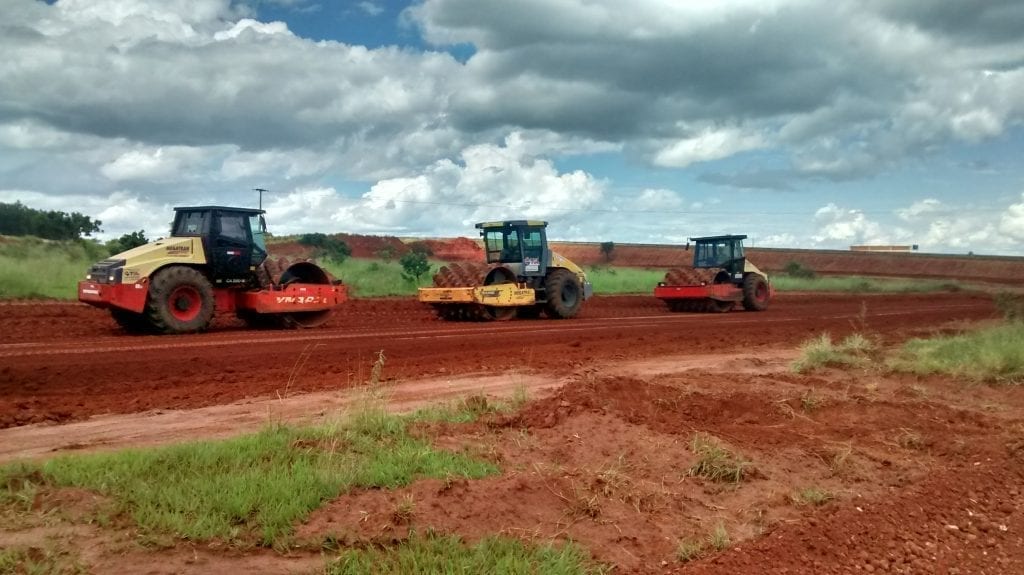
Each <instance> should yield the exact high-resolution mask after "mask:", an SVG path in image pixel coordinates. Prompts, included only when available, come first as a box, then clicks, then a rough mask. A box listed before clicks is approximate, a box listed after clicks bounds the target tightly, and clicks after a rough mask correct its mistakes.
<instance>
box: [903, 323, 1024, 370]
mask: <svg viewBox="0 0 1024 575" xmlns="http://www.w3.org/2000/svg"><path fill="white" fill-rule="evenodd" d="M888 366H889V367H890V368H891V369H894V370H896V371H904V372H909V373H916V374H922V375H926V374H947V375H952V376H955V377H961V378H964V379H968V380H970V381H976V382H986V383H1004V384H1016V385H1020V384H1022V383H1024V322H1020V321H1016V322H1010V323H1007V324H1004V325H998V326H993V327H988V328H983V329H979V330H977V331H973V332H968V333H961V334H956V335H943V336H936V337H931V338H917V339H912V340H910V341H908V342H906V343H905V344H904V345H903V347H902V348H901V349H900V351H899V353H898V354H897V355H896V357H894V358H892V359H891V360H890V361H889V363H888Z"/></svg>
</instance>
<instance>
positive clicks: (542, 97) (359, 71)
mask: <svg viewBox="0 0 1024 575" xmlns="http://www.w3.org/2000/svg"><path fill="white" fill-rule="evenodd" d="M0 5H2V7H3V18H2V19H0V53H2V54H3V58H2V59H0V202H13V201H16V200H17V201H21V202H22V203H24V204H26V205H28V206H31V207H35V208H44V209H61V210H66V211H80V212H83V213H85V214H88V215H90V216H93V217H95V218H98V219H100V220H102V221H103V228H104V237H107V236H117V235H120V234H122V233H125V232H128V231H132V230H137V229H145V230H146V232H147V234H148V235H150V236H159V235H163V234H164V233H165V231H166V227H167V222H168V221H169V220H170V217H171V216H170V213H171V208H172V207H173V206H176V205H188V204H210V203H218V204H231V205H244V206H255V205H256V203H257V201H258V198H257V194H256V193H255V192H253V191H252V189H253V188H257V187H261V188H268V189H269V190H270V192H269V193H268V194H266V195H265V196H264V198H263V206H264V208H265V209H266V210H267V212H268V220H269V225H270V230H271V232H273V233H276V234H287V233H297V232H305V231H322V232H355V233H373V234H392V235H399V236H455V235H471V234H472V229H471V228H472V224H473V223H474V222H476V221H481V220H489V219H502V218H517V217H530V218H544V219H548V220H550V221H551V227H550V235H551V236H553V237H556V238H560V239H570V240H585V241H607V240H611V241H616V242H657V243H664V242H682V241H685V238H686V237H688V236H698V235H706V234H719V233H746V234H748V235H749V236H750V237H751V240H752V241H753V243H754V245H758V246H780V247H802V248H814V247H826V248H846V247H848V246H849V245H851V244H863V243H868V244H880V243H886V244H918V245H919V246H920V249H921V250H922V251H929V252H950V253H965V252H968V251H973V252H974V253H979V254H1014V255H1024V162H1022V161H1021V159H1022V158H1024V3H1022V2H1020V1H1019V0H982V1H976V0H902V1H899V2H893V1H891V0H836V1H833V2H820V1H818V0H731V1H704V0H688V1H685V2H684V1H677V0H660V1H659V0H632V1H631V2H628V3H626V2H622V1H621V0H516V1H514V2H513V1H508V0H422V1H416V2H412V3H409V2H399V1H396V0H363V1H352V2H345V1H330V2H329V1H327V0H250V1H230V0H59V1H57V2H42V1H37V0H0Z"/></svg>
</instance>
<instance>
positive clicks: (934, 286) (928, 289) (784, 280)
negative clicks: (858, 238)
mask: <svg viewBox="0 0 1024 575" xmlns="http://www.w3.org/2000/svg"><path fill="white" fill-rule="evenodd" d="M771 281H772V286H774V287H775V289H776V290H778V291H780V292H787V291H793V292H803V291H808V292H841V293H932V292H948V291H963V290H965V289H968V286H965V285H964V284H963V283H962V282H958V281H955V280H938V279H901V278H874V277H862V276H828V277H822V276H814V277H794V276H789V275H785V274H774V275H772V276H771Z"/></svg>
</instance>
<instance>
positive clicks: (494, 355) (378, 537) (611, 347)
mask: <svg viewBox="0 0 1024 575" xmlns="http://www.w3.org/2000/svg"><path fill="white" fill-rule="evenodd" d="M996 315H997V314H996V311H995V309H994V306H993V304H992V301H991V298H989V297H988V296H983V295H975V294H968V293H948V294H931V295H901V296H890V295H886V296H849V295H843V296H839V295H788V294H787V295H784V296H780V297H778V298H777V299H776V300H774V301H773V305H772V307H771V308H770V309H769V310H767V311H765V312H762V313H753V312H732V313H726V314H713V315H711V314H679V313H676V314H674V313H669V312H668V311H667V310H665V309H664V306H663V305H662V304H661V303H660V302H658V301H656V300H653V299H651V298H647V297H600V298H595V299H594V300H593V301H590V302H587V304H586V307H585V309H584V312H583V313H582V314H581V316H580V317H579V318H577V319H574V320H569V321H554V320H515V321H510V322H503V323H449V322H443V321H441V320H438V319H436V318H435V317H433V315H432V314H431V313H430V311H429V310H427V309H425V308H422V307H420V306H418V305H416V304H415V302H408V301H405V300H356V301H353V302H351V305H349V306H348V307H346V308H345V310H344V311H342V312H341V313H338V314H336V315H335V317H334V318H333V319H332V320H331V322H330V323H329V324H328V325H327V326H326V327H325V328H323V329H318V330H309V331H294V332H260V331H247V330H245V329H243V328H242V326H241V325H240V324H238V323H236V322H235V321H234V320H233V319H232V318H226V317H225V318H219V320H218V323H217V324H216V326H215V328H214V329H212V330H211V331H210V332H208V333H204V334H198V335H190V336H177V337H157V336H146V337H142V336H130V335H126V334H123V333H121V332H120V331H118V329H117V328H116V327H115V325H114V324H113V322H112V321H111V320H110V319H109V317H107V316H106V314H104V313H103V312H101V311H98V310H93V309H90V308H86V307H84V306H83V307H80V306H77V305H70V304H38V303H37V304H34V305H5V306H0V327H2V329H0V424H2V427H3V429H0V461H2V462H10V461H12V460H16V459H19V458H33V459H38V458H41V457H45V456H46V455H48V454H52V453H55V452H61V451H66V450H76V451H88V450H95V449H111V448H117V447H122V446H129V445H151V444H155V443H161V442H163V441H178V440H182V439H190V438H201V437H214V436H218V437H219V436H225V435H228V434H230V433H231V432H236V433H237V432H241V431H246V430H252V429H257V428H258V427H259V426H260V425H261V424H265V423H266V421H267V419H268V417H273V418H274V420H276V419H277V418H278V417H281V418H285V419H289V420H301V421H313V422H315V421H319V420H322V419H323V418H327V417H329V416H330V415H331V413H333V412H340V411H343V410H344V409H345V406H346V405H347V404H348V403H349V402H350V401H351V399H352V397H354V396H355V395H356V394H358V393H359V390H360V388H361V387H362V386H363V385H364V384H365V382H366V381H367V379H368V378H369V377H370V375H369V374H370V370H371V365H372V364H373V363H374V362H375V361H377V362H379V361H380V357H381V355H380V354H381V352H383V354H384V356H385V357H386V362H385V363H384V370H383V381H384V385H385V387H386V389H388V391H389V393H388V395H389V397H391V401H392V403H393V405H392V407H393V408H394V409H396V410H408V409H411V408H414V407H416V406H418V405H422V404H424V403H429V402H431V401H435V400H438V399H447V398H451V397H456V396H470V397H471V399H472V401H473V402H474V403H475V404H478V405H486V404H487V403H488V402H494V401H497V398H498V397H499V396H506V397H507V396H509V395H511V394H513V393H519V392H521V390H524V389H525V390H526V391H527V393H528V397H529V399H528V401H526V403H525V404H523V405H522V406H521V407H519V408H518V409H516V410H514V411H510V412H501V413H492V414H489V415H486V416H484V417H482V418H481V419H479V420H477V421H475V422H472V423H464V424H454V423H429V424H427V423H421V424H417V426H416V427H415V428H414V432H415V433H416V434H418V435H420V436H422V437H423V438H426V439H428V440H429V441H431V442H433V443H434V444H435V445H437V446H438V447H441V448H445V449H450V450H455V451H461V452H465V453H469V454H472V455H474V456H476V457H482V458H485V459H488V460H490V461H492V462H493V463H495V464H496V465H497V466H498V468H499V469H500V470H501V471H500V473H499V474H498V475H493V476H490V477H488V478H485V479H479V480H461V479H460V480H437V479H424V480H419V481H415V482H413V483H412V484H411V485H409V486H407V487H403V488H399V489H369V490H356V491H352V492H349V493H346V494H344V495H341V496H339V497H338V498H336V499H334V500H329V501H325V502H324V503H323V505H322V506H321V507H320V508H318V509H317V510H315V511H313V512H312V513H311V514H310V515H309V516H308V517H307V518H305V519H304V520H303V521H301V522H299V523H298V524H296V525H295V533H294V537H293V539H292V540H291V541H290V542H289V545H288V546H287V548H284V549H266V548H258V547H237V546H234V545H231V544H228V543H226V542H220V541H212V542H209V541H206V542H193V541H179V540H174V539H173V538H171V539H170V540H169V541H162V542H161V544H159V545H154V544H153V542H152V541H145V540H142V538H140V537H139V535H138V533H137V532H136V530H135V529H134V528H133V526H132V524H131V522H130V520H129V519H127V518H121V517H115V518H108V519H107V520H106V521H96V520H95V517H96V510H97V509H98V508H99V507H102V506H103V504H104V502H103V501H102V498H101V497H99V496H97V495H96V494H92V493H89V492H85V491H81V490H70V489H45V488H44V489H41V490H40V491H39V493H37V494H36V496H35V501H33V502H30V504H31V505H30V507H31V509H32V512H31V513H20V514H15V515H14V517H13V519H12V517H11V515H10V514H11V510H10V509H7V510H6V511H5V515H4V517H5V522H4V524H3V525H0V549H3V548H7V547H9V548H15V547H17V548H19V549H30V550H33V551H32V552H33V553H36V554H37V555H39V556H40V557H47V558H51V559H53V560H54V561H56V562H57V563H60V562H61V561H64V562H65V563H66V564H67V565H73V566H75V568H77V569H81V570H83V571H84V572H95V573H126V572H132V573H210V572H241V571H246V572H251V573H317V572H320V571H322V570H323V568H324V564H325V562H327V561H329V560H330V559H331V558H332V554H333V553H336V549H338V548H351V547H364V546H368V545H391V544H394V543H396V542H400V541H403V540H404V539H405V538H407V537H409V534H410V533H412V532H416V533H420V534H422V533H425V532H428V531H433V532H435V533H450V534H457V535H460V536H462V537H463V538H464V539H465V540H466V541H469V542H472V541H476V540H479V539H481V538H484V537H487V536H491V535H504V536H509V537H515V538H518V539H522V540H523V541H526V542H537V543H548V542H555V543H557V544H561V543H564V542H569V541H572V542H575V544H577V545H579V546H580V547H582V548H583V549H585V550H586V551H587V552H588V553H589V554H590V556H591V557H592V559H593V561H594V562H595V563H596V564H600V565H602V566H604V567H605V568H606V569H608V570H610V572H612V573H729V574H734V573H815V574H817V573H822V574H831V573H835V574H846V573H850V574H853V573H922V574H925V573H928V574H930V573H950V574H952V573H959V574H964V575H966V574H975V573H977V574H980V573H989V574H1014V573H1024V390H1022V389H1021V388H1020V387H1019V386H992V385H985V384H978V383H971V382H966V381H959V380H956V379H955V378H949V377H939V376H928V377H920V376H912V375H906V374H895V373H889V372H887V371H885V370H884V369H881V368H880V367H879V365H880V363H881V362H880V361H879V362H875V363H873V364H868V365H865V366H862V367H856V368H848V369H834V368H825V369H819V370H817V371H814V372H811V373H807V374H796V373H794V372H793V371H792V370H791V368H790V363H791V362H792V360H793V359H794V358H795V357H796V356H797V355H798V347H799V345H800V344H801V343H802V342H804V341H806V340H808V339H810V338H812V337H816V336H818V335H820V334H821V333H823V332H829V333H830V334H831V335H832V336H833V337H834V338H836V339H838V338H841V337H843V336H845V335H847V334H850V333H854V332H856V333H860V334H864V335H866V336H868V337H870V338H871V339H872V340H873V341H876V342H877V343H878V345H879V346H880V348H881V352H880V353H882V354H884V353H885V352H886V351H890V352H891V351H892V350H894V349H896V348H897V347H898V346H899V345H900V344H901V343H902V342H904V341H905V340H907V339H909V338H912V337H922V336H928V335H932V334H936V333H951V332H955V331H958V330H962V329H968V328H970V327H972V326H974V325H978V324H980V323H985V322H989V321H993V320H994V319H995V318H996ZM702 445H703V446H708V445H711V446H713V447H714V448H716V449H718V450H719V453H722V454H725V455H726V456H727V458H728V461H729V462H730V465H731V467H730V469H732V470H733V471H735V473H733V474H730V475H729V476H727V477H717V478H716V477H712V476H710V474H708V473H706V471H707V468H708V466H706V465H705V466H703V467H702V466H701V462H702V461H705V460H703V459H702V454H701V446H702ZM399 511H401V512H399ZM71 572H74V571H71Z"/></svg>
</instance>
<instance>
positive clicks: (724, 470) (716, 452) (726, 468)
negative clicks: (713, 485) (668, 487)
mask: <svg viewBox="0 0 1024 575" xmlns="http://www.w3.org/2000/svg"><path fill="white" fill-rule="evenodd" d="M690 450H691V451H693V453H694V454H695V455H697V462H696V463H694V464H693V465H692V466H691V467H690V469H689V474H690V475H694V476H700V477H704V478H706V479H710V480H711V481H719V482H732V483H739V482H740V481H742V480H743V476H744V474H749V470H750V467H751V464H750V462H748V461H745V460H744V459H742V458H741V457H739V456H738V455H736V454H735V453H733V452H732V451H730V450H728V449H727V448H725V447H724V446H723V445H722V443H721V441H719V439H718V438H717V437H714V436H712V435H709V434H706V433H698V434H695V435H694V436H693V439H692V440H691V441H690Z"/></svg>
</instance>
